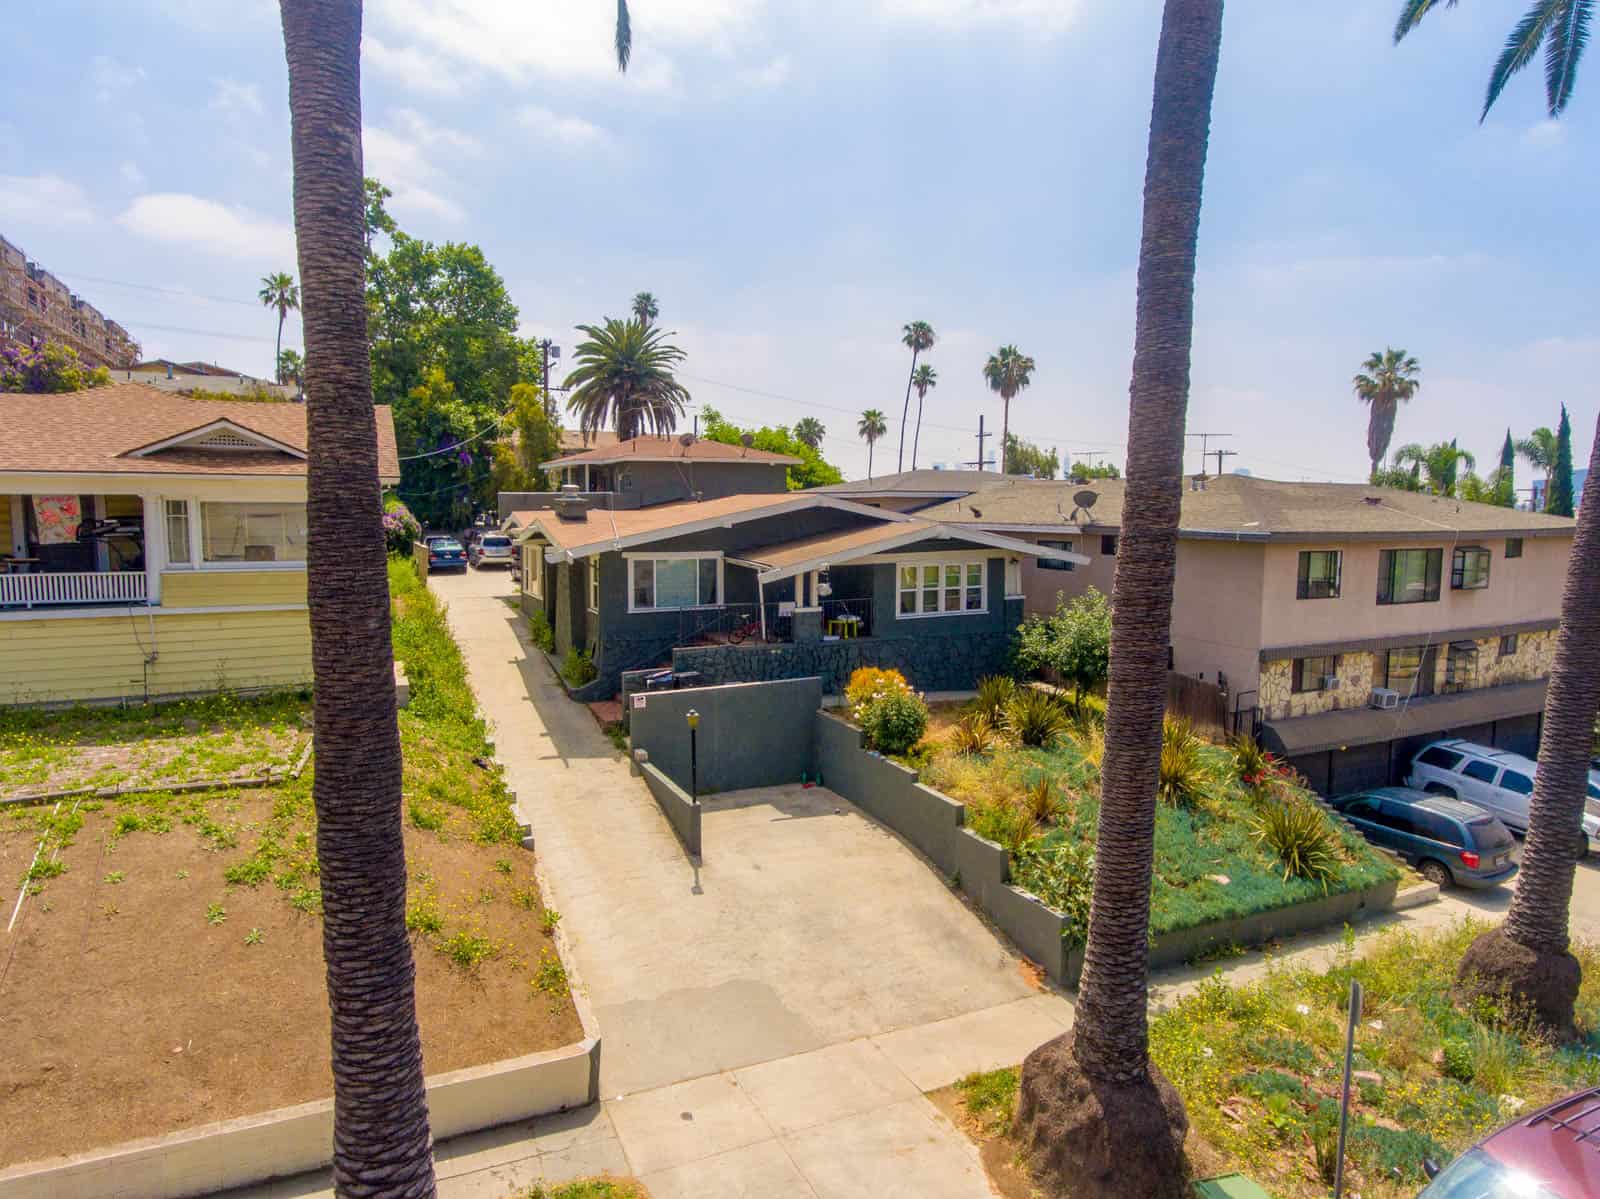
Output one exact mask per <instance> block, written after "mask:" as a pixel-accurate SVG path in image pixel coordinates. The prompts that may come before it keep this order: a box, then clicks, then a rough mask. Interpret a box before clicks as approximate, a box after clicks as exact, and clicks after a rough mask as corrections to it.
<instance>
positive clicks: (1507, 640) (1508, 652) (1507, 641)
mask: <svg viewBox="0 0 1600 1199" xmlns="http://www.w3.org/2000/svg"><path fill="white" fill-rule="evenodd" d="M1516 656H1517V634H1515V633H1507V634H1506V635H1505V636H1504V637H1502V638H1500V657H1502V658H1515V657H1516Z"/></svg>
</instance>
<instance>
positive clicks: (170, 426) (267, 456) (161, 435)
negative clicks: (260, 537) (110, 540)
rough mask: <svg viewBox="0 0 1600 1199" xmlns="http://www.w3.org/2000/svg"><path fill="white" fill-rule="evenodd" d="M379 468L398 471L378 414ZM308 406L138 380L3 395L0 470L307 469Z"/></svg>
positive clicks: (393, 475)
mask: <svg viewBox="0 0 1600 1199" xmlns="http://www.w3.org/2000/svg"><path fill="white" fill-rule="evenodd" d="M375 411H376V416H377V423H378V474H379V477H380V478H381V479H383V480H384V481H385V482H393V481H395V480H398V479H399V477H400V460H399V456H398V452H397V451H396V449H395V439H394V419H393V417H392V415H391V413H390V411H389V409H388V407H387V406H383V405H380V406H379V407H378V408H377V409H376V410H375ZM307 448H308V447H307V438H306V406H305V405H304V404H296V403H290V402H287V401H285V402H282V403H274V402H268V401H259V402H251V401H242V400H241V401H230V400H197V399H193V398H191V397H189V396H182V395H174V394H172V393H171V392H166V391H161V390H158V389H157V388H154V387H147V386H146V385H144V384H142V383H112V384H111V385H110V386H107V387H94V388H90V389H89V390H87V391H74V392H67V393H66V394H64V395H0V473H12V474H113V475H221V476H233V475H304V474H305V473H306V462H305V458H306V452H307Z"/></svg>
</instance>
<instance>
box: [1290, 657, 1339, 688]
mask: <svg viewBox="0 0 1600 1199" xmlns="http://www.w3.org/2000/svg"><path fill="white" fill-rule="evenodd" d="M1338 674H1339V658H1338V656H1337V655H1335V654H1323V655H1320V656H1318V657H1314V658H1296V659H1295V660H1294V678H1293V680H1292V684H1291V689H1292V690H1294V691H1296V692H1301V691H1326V690H1327V689H1328V680H1329V679H1333V678H1337V677H1338Z"/></svg>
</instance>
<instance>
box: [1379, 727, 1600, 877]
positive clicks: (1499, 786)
mask: <svg viewBox="0 0 1600 1199" xmlns="http://www.w3.org/2000/svg"><path fill="white" fill-rule="evenodd" d="M1538 773H1539V764H1538V763H1537V762H1535V761H1534V760H1533V759H1532V758H1525V757H1523V756H1522V755H1521V754H1514V753H1511V752H1510V751H1509V750H1504V749H1495V748H1494V747H1493V746H1489V745H1478V744H1476V743H1474V742H1471V741H1461V740H1451V741H1435V742H1434V743H1433V744H1431V745H1428V746H1425V747H1424V748H1423V750H1422V752H1421V753H1419V754H1418V755H1417V756H1416V757H1415V758H1413V759H1412V761H1411V773H1410V775H1408V776H1407V778H1406V785H1407V786H1408V787H1415V788H1417V789H1418V790H1419V791H1429V792H1432V793H1434V794H1436V795H1453V796H1455V797H1456V798H1457V799H1464V800H1466V801H1467V802H1468V803H1474V804H1477V805H1478V806H1479V807H1480V808H1483V809H1485V810H1487V811H1490V812H1493V813H1494V814H1495V815H1496V816H1498V817H1499V818H1500V820H1501V822H1502V823H1503V824H1504V825H1505V826H1506V827H1507V828H1509V829H1510V830H1511V831H1512V832H1516V833H1526V832H1527V831H1528V800H1529V797H1531V796H1532V795H1533V780H1534V778H1535V776H1537V775H1538ZM1583 832H1584V836H1583V841H1582V846H1581V851H1580V855H1579V856H1581V857H1588V856H1589V853H1590V852H1591V851H1592V850H1597V849H1600V785H1597V782H1596V779H1595V777H1594V775H1593V774H1591V775H1590V778H1589V791H1588V796H1587V798H1586V799H1585V801H1584V813H1583Z"/></svg>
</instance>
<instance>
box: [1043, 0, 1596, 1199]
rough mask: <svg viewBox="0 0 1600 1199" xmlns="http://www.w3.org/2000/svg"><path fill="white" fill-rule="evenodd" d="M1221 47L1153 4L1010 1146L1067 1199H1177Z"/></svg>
mask: <svg viewBox="0 0 1600 1199" xmlns="http://www.w3.org/2000/svg"><path fill="white" fill-rule="evenodd" d="M1221 45H1222V0H1166V4H1165V11H1164V14H1163V17H1162V25H1161V42H1160V48H1159V50H1158V52H1157V56H1156V76H1155V98H1154V103H1153V106H1152V111H1151V116H1150V144H1149V157H1148V160H1147V162H1146V166H1145V184H1144V231H1143V236H1142V239H1141V242H1140V247H1139V277H1138V293H1137V294H1138V300H1137V314H1136V321H1135V331H1134V353H1133V382H1132V386H1131V388H1130V393H1131V401H1132V402H1131V405H1130V411H1129V414H1128V459H1127V485H1126V489H1125V491H1124V493H1123V504H1122V534H1121V538H1122V540H1121V542H1120V545H1119V548H1118V552H1117V569H1116V582H1115V587H1114V594H1113V600H1112V621H1111V677H1110V684H1109V689H1108V691H1107V698H1106V753H1105V760H1104V763H1103V764H1102V769H1101V808H1100V828H1099V831H1098V834H1097V841H1096V846H1095V856H1096V861H1097V863H1098V868H1097V869H1096V870H1095V877H1094V898H1093V900H1092V901H1091V905H1090V913H1089V934H1088V942H1087V944H1086V946H1085V948H1084V968H1083V979H1082V982H1081V984H1080V986H1079V990H1078V1005H1077V1016H1076V1020H1075V1023H1074V1026H1073V1028H1072V1030H1071V1031H1070V1032H1068V1033H1066V1034H1064V1035H1063V1036H1061V1037H1059V1038H1057V1039H1056V1040H1054V1041H1049V1042H1047V1043H1045V1044H1044V1045H1041V1046H1040V1047H1039V1048H1037V1049H1035V1050H1034V1051H1033V1052H1032V1053H1030V1054H1029V1055H1028V1058H1027V1061H1026V1062H1025V1063H1024V1064H1023V1070H1022V1088H1021V1093H1020V1095H1019V1098H1018V1103H1017V1115H1016V1129H1017V1131H1018V1133H1020V1134H1021V1135H1022V1138H1023V1141H1024V1144H1025V1145H1026V1146H1027V1148H1028V1150H1029V1154H1030V1156H1031V1158H1032V1159H1033V1165H1034V1167H1035V1169H1036V1171H1038V1172H1039V1174H1041V1175H1042V1176H1043V1180H1044V1181H1045V1183H1046V1186H1047V1188H1048V1187H1050V1186H1054V1187H1055V1188H1056V1189H1058V1190H1061V1191H1066V1192H1068V1193H1070V1194H1073V1195H1077V1196H1082V1197H1084V1199H1113V1197H1121V1196H1129V1195H1139V1196H1141V1197H1147V1199H1179V1197H1180V1196H1183V1195H1186V1194H1187V1193H1188V1183H1187V1179H1186V1178H1185V1175H1186V1173H1187V1171H1186V1169H1185V1166H1184V1160H1183V1139H1184V1134H1185V1132H1186V1131H1187V1129H1188V1117H1187V1116H1186V1115H1185V1114H1184V1110H1183V1101H1182V1100H1181V1099H1180V1098H1179V1097H1178V1093H1177V1091H1176V1090H1174V1089H1173V1087H1172V1085H1171V1084H1170V1083H1168V1082H1167V1081H1166V1079H1165V1078H1163V1077H1162V1076H1161V1074H1160V1072H1159V1071H1158V1070H1156V1069H1155V1067H1154V1066H1153V1065H1152V1064H1151V1062H1150V1053H1149V1025H1148V1023H1147V1018H1148V1017H1147V1009H1146V1002H1147V1000H1146V984H1147V981H1148V974H1149V946H1148V942H1147V936H1148V932H1149V926H1150V883H1151V870H1152V863H1153V859H1154V852H1155V804H1156V780H1157V772H1158V769H1159V764H1160V759H1161V722H1162V715H1163V710H1164V707H1165V700H1166V683H1165V678H1166V664H1167V640H1168V637H1169V635H1170V632H1171V624H1172V579H1173V568H1174V562H1175V560H1176V554H1177V540H1178V508H1179V504H1180V503H1181V501H1182V478H1183V446H1184V435H1183V426H1184V416H1185V412H1186V409H1187V407H1188V399H1189V356H1190V347H1191V344H1192V342H1193V336H1194V271H1195V249H1196V244H1197V241H1198V238H1199V231H1200V198H1201V190H1202V184H1203V182H1204V177H1205V159H1206V143H1207V138H1208V134H1209V130H1210V123H1211V97H1212V92H1213V90H1214V89H1215V86H1216V78H1217V58H1218V55H1219V53H1220V50H1221ZM1597 507H1600V505H1597Z"/></svg>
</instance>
